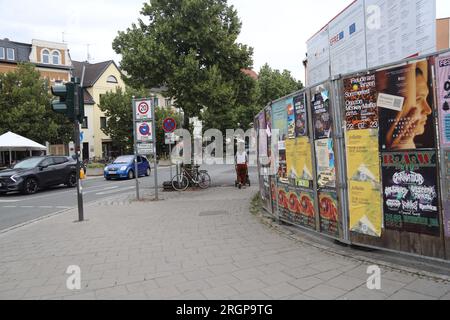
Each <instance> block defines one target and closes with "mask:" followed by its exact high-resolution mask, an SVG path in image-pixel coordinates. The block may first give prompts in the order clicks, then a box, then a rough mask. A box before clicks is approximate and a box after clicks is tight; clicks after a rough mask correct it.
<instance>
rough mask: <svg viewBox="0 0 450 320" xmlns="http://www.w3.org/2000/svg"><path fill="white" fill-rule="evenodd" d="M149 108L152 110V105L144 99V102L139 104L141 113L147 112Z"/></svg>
mask: <svg viewBox="0 0 450 320" xmlns="http://www.w3.org/2000/svg"><path fill="white" fill-rule="evenodd" d="M149 110H150V106H149V105H148V104H147V102H145V101H143V102H141V103H139V105H138V111H139V113H141V114H147V113H148V111H149Z"/></svg>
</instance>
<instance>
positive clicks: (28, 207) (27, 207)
mask: <svg viewBox="0 0 450 320" xmlns="http://www.w3.org/2000/svg"><path fill="white" fill-rule="evenodd" d="M20 208H26V209H30V208H34V207H33V206H20Z"/></svg>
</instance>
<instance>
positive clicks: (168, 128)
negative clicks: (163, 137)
mask: <svg viewBox="0 0 450 320" xmlns="http://www.w3.org/2000/svg"><path fill="white" fill-rule="evenodd" d="M176 129H177V122H176V121H175V119H173V118H167V119H165V120H164V122H163V130H164V132H165V133H172V132H174V131H175V130H176Z"/></svg>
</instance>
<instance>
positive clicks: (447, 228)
mask: <svg viewBox="0 0 450 320" xmlns="http://www.w3.org/2000/svg"><path fill="white" fill-rule="evenodd" d="M444 206H445V208H444V210H445V212H444V232H445V237H446V238H450V201H448V200H447V201H445V202H444Z"/></svg>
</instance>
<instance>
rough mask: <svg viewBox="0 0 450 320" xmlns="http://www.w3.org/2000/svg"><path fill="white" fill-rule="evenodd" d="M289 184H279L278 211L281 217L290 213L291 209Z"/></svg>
mask: <svg viewBox="0 0 450 320" xmlns="http://www.w3.org/2000/svg"><path fill="white" fill-rule="evenodd" d="M289 193H290V191H289V186H287V185H284V186H278V210H279V211H278V212H279V216H280V217H285V216H289V215H290V211H289Z"/></svg>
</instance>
